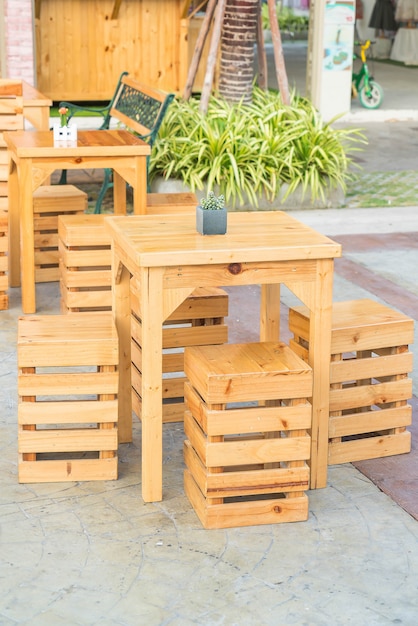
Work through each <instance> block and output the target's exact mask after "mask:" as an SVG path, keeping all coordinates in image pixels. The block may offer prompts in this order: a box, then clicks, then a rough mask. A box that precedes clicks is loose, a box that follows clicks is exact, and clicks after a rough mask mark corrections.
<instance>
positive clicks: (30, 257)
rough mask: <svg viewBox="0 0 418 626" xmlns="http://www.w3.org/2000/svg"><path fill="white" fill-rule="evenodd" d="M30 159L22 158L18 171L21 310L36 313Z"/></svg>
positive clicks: (32, 186) (32, 188)
mask: <svg viewBox="0 0 418 626" xmlns="http://www.w3.org/2000/svg"><path fill="white" fill-rule="evenodd" d="M33 191H34V185H33V181H32V160H31V159H22V160H21V163H20V173H19V212H20V262H21V284H22V311H23V313H26V314H28V313H36V293H35V241H34V232H33Z"/></svg>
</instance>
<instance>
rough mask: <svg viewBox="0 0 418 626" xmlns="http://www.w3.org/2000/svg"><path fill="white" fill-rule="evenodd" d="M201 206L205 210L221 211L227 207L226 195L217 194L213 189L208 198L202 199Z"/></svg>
mask: <svg viewBox="0 0 418 626" xmlns="http://www.w3.org/2000/svg"><path fill="white" fill-rule="evenodd" d="M200 206H201V207H202V209H205V211H219V210H220V209H223V208H224V207H225V197H224V196H223V195H220V196H215V194H214V192H213V191H209V192H208V195H207V196H206V198H202V199H201V200H200Z"/></svg>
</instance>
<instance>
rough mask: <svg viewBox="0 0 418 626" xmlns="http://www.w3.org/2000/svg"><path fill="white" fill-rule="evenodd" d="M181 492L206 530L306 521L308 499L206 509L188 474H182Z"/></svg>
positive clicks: (252, 502)
mask: <svg viewBox="0 0 418 626" xmlns="http://www.w3.org/2000/svg"><path fill="white" fill-rule="evenodd" d="M184 488H185V492H186V495H187V497H188V498H189V500H190V502H191V503H192V505H193V508H194V510H195V511H196V513H197V515H198V517H199V519H200V521H201V522H202V524H203V526H204V527H205V528H208V529H210V528H231V527H235V526H238V527H240V526H256V525H259V524H277V523H284V522H298V521H304V520H306V519H308V498H307V496H306V495H305V494H301V495H300V496H299V497H297V498H276V499H261V500H256V501H251V502H248V501H243V502H241V501H240V502H231V503H228V504H213V505H208V504H207V502H206V500H205V498H204V497H203V495H202V492H201V491H200V489H199V488H198V486H197V485H196V483H195V481H194V480H193V477H192V476H191V474H190V472H188V471H187V470H186V471H185V474H184Z"/></svg>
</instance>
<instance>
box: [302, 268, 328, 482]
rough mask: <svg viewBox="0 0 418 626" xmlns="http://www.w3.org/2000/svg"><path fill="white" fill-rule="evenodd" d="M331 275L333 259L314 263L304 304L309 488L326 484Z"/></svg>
mask: <svg viewBox="0 0 418 626" xmlns="http://www.w3.org/2000/svg"><path fill="white" fill-rule="evenodd" d="M333 273H334V261H333V259H322V260H319V261H318V262H317V279H316V283H315V290H314V294H313V298H312V302H306V304H307V305H308V306H309V308H310V310H311V313H310V325H309V364H310V366H311V367H312V369H313V394H312V431H311V438H312V449H311V484H310V487H311V489H319V488H322V487H326V485H327V473H328V421H329V370H330V354H331V323H332V286H333Z"/></svg>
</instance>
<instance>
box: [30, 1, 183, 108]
mask: <svg viewBox="0 0 418 626" xmlns="http://www.w3.org/2000/svg"><path fill="white" fill-rule="evenodd" d="M183 2H184V0H121V2H120V3H119V2H118V1H117V0H38V3H37V4H38V7H39V8H38V15H37V16H35V31H36V59H37V88H38V89H39V90H40V91H41V92H42V93H44V94H45V95H47V96H48V97H49V98H51V99H52V100H54V101H59V100H70V101H95V100H96V101H102V100H109V99H110V98H111V96H112V95H113V92H114V89H115V86H116V82H117V79H118V77H119V75H120V73H121V72H122V71H125V70H126V71H128V72H129V73H130V74H132V75H133V76H134V77H135V78H136V79H137V80H139V81H141V82H143V83H146V84H147V85H150V86H152V87H155V88H157V89H162V90H164V91H170V92H175V93H181V92H182V90H183V87H184V82H185V77H187V68H188V63H189V60H190V42H189V43H188V42H187V39H188V32H187V31H188V29H187V28H186V29H184V22H183V26H182V23H181V22H182V20H181V8H182V5H183ZM117 5H119V10H118V15H117V18H116V19H111V16H112V11H113V9H114V7H117Z"/></svg>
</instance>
